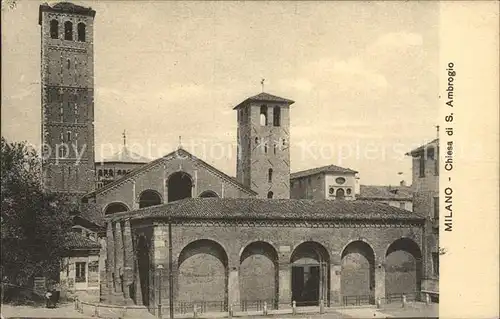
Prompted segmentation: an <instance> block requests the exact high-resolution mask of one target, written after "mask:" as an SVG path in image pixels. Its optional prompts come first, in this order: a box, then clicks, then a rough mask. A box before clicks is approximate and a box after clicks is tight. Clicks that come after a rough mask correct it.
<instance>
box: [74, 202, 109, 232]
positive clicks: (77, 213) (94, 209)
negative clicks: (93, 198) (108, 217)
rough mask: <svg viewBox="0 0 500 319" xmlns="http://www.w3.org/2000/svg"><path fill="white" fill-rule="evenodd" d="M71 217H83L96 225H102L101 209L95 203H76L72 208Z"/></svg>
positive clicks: (103, 222)
mask: <svg viewBox="0 0 500 319" xmlns="http://www.w3.org/2000/svg"><path fill="white" fill-rule="evenodd" d="M72 215H73V218H81V219H84V220H86V221H88V222H90V223H92V224H94V225H96V226H98V227H103V226H104V224H105V220H104V218H103V216H102V213H101V210H100V208H99V206H98V205H97V204H96V203H78V206H77V207H75V208H74V209H73V210H72Z"/></svg>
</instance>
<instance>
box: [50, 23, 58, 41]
mask: <svg viewBox="0 0 500 319" xmlns="http://www.w3.org/2000/svg"><path fill="white" fill-rule="evenodd" d="M50 37H51V38H52V39H57V38H59V21H57V20H51V21H50Z"/></svg>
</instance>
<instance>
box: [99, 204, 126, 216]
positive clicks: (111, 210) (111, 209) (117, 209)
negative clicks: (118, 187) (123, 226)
mask: <svg viewBox="0 0 500 319" xmlns="http://www.w3.org/2000/svg"><path fill="white" fill-rule="evenodd" d="M126 211H128V207H127V205H125V204H123V203H118V202H116V203H111V204H109V205H108V206H107V207H106V210H105V211H104V214H105V215H108V214H115V213H121V212H126Z"/></svg>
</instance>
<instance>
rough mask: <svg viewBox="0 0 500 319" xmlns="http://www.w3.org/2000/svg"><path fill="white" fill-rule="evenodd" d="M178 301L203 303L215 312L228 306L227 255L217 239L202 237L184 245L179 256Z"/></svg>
mask: <svg viewBox="0 0 500 319" xmlns="http://www.w3.org/2000/svg"><path fill="white" fill-rule="evenodd" d="M177 287H178V294H177V300H178V301H179V302H184V301H190V302H202V303H205V304H206V305H207V307H209V308H210V307H213V309H208V308H207V311H208V310H213V311H220V310H221V309H227V303H228V257H227V254H226V252H225V250H224V248H223V247H222V246H221V245H220V244H218V243H216V242H215V241H212V240H208V239H201V240H197V241H194V242H192V243H190V244H188V245H187V246H186V247H184V248H183V249H182V251H181V253H180V254H179V259H178V284H177Z"/></svg>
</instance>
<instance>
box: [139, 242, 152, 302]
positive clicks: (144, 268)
mask: <svg viewBox="0 0 500 319" xmlns="http://www.w3.org/2000/svg"><path fill="white" fill-rule="evenodd" d="M149 248H150V245H149V243H148V240H147V239H146V237H144V236H139V237H138V240H137V252H136V254H137V266H138V268H139V279H140V281H141V295H142V302H143V305H144V306H146V307H147V306H149V269H150V262H151V261H150V255H149Z"/></svg>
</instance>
